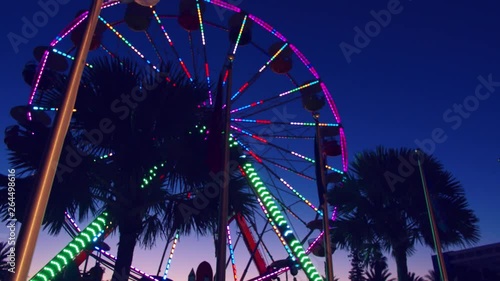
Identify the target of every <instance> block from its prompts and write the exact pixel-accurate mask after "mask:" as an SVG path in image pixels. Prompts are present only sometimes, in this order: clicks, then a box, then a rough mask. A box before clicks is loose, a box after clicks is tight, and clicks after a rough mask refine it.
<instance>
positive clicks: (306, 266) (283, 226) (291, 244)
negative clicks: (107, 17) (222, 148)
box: [243, 163, 323, 281]
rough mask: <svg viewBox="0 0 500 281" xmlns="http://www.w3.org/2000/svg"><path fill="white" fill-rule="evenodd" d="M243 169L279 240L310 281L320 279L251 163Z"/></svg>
mask: <svg viewBox="0 0 500 281" xmlns="http://www.w3.org/2000/svg"><path fill="white" fill-rule="evenodd" d="M243 170H244V171H245V174H246V176H247V178H248V179H249V181H250V183H251V185H252V188H253V189H254V190H255V193H256V194H257V197H258V198H259V199H260V201H261V202H262V205H263V207H264V209H265V210H266V212H267V215H268V217H269V218H270V220H271V223H272V224H274V225H275V226H276V228H277V230H278V231H279V234H280V235H281V237H280V240H282V242H283V241H284V242H285V243H286V245H285V249H286V250H287V251H291V253H292V254H293V256H295V257H296V258H297V260H298V263H299V264H300V266H301V268H302V269H303V270H304V272H305V274H306V276H307V278H308V279H309V280H310V281H322V280H323V279H322V278H321V276H320V275H319V273H318V270H317V269H316V268H315V267H314V265H313V263H312V262H311V260H310V259H309V257H308V256H307V255H306V252H305V250H304V248H303V247H302V244H301V243H300V241H299V240H298V239H297V237H295V235H294V234H293V231H292V230H291V228H290V226H289V225H288V222H287V221H286V220H285V217H284V216H283V214H282V213H281V211H280V210H279V208H278V206H277V204H276V202H275V201H274V198H273V197H272V196H271V194H270V193H269V191H268V190H267V188H266V187H265V186H264V183H263V182H262V180H261V179H260V178H259V176H258V175H257V173H256V172H255V169H254V168H253V166H252V164H250V163H247V164H245V165H244V166H243ZM281 238H282V239H281Z"/></svg>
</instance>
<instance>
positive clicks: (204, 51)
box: [190, 0, 213, 105]
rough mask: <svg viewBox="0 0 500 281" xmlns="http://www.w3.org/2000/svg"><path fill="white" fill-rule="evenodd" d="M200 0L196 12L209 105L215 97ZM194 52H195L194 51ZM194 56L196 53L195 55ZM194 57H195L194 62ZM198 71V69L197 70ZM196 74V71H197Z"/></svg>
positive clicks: (197, 2)
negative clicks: (213, 95) (212, 88)
mask: <svg viewBox="0 0 500 281" xmlns="http://www.w3.org/2000/svg"><path fill="white" fill-rule="evenodd" d="M200 1H202V0H196V12H197V13H198V22H199V24H200V33H201V44H202V47H203V60H204V67H203V68H204V70H205V78H206V79H207V88H208V103H209V105H212V104H213V97H212V90H211V86H212V84H211V79H210V70H209V69H210V67H209V64H208V55H207V41H206V36H205V25H204V23H203V13H202V10H201V4H200ZM190 40H191V39H190ZM191 52H193V50H192V47H191ZM193 54H194V52H193ZM193 56H194V55H193ZM194 61H195V60H194V58H193V63H194ZM195 71H196V70H195ZM195 75H196V73H195Z"/></svg>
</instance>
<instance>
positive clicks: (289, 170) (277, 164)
mask: <svg viewBox="0 0 500 281" xmlns="http://www.w3.org/2000/svg"><path fill="white" fill-rule="evenodd" d="M261 159H262V160H263V162H264V161H265V162H268V163H271V164H273V165H274V166H276V167H278V168H280V169H282V170H285V171H288V172H292V173H294V174H296V175H298V176H300V177H302V178H305V179H308V180H312V181H315V180H316V179H314V178H313V177H310V176H308V175H306V174H304V173H302V172H299V171H297V170H295V169H292V168H289V167H285V166H283V165H281V164H279V163H277V162H275V161H273V160H270V159H267V158H266V157H262V158H261Z"/></svg>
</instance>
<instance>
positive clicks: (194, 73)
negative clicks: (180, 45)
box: [188, 31, 198, 80]
mask: <svg viewBox="0 0 500 281" xmlns="http://www.w3.org/2000/svg"><path fill="white" fill-rule="evenodd" d="M188 40H189V49H191V60H192V61H193V75H194V80H198V70H197V67H196V56H195V54H194V46H193V34H192V33H191V31H188Z"/></svg>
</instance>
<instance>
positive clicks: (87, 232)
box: [30, 213, 109, 281]
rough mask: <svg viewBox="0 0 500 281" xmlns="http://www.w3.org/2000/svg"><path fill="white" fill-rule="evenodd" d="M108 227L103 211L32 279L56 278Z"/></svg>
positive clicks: (47, 279) (38, 280) (33, 280)
mask: <svg viewBox="0 0 500 281" xmlns="http://www.w3.org/2000/svg"><path fill="white" fill-rule="evenodd" d="M107 227H109V224H108V220H107V213H103V214H102V215H100V216H98V217H97V218H96V219H95V220H94V221H93V222H91V223H90V224H89V226H87V227H86V228H85V229H84V230H83V231H82V232H80V233H79V234H78V236H76V237H75V239H73V241H71V242H70V243H69V244H68V245H67V246H66V247H64V249H62V251H61V252H59V253H58V254H57V255H56V256H55V258H53V259H52V260H51V261H49V262H48V263H47V265H45V266H44V267H43V268H42V269H41V270H40V271H39V272H37V273H36V274H35V275H34V276H33V278H31V279H30V281H49V280H52V279H54V278H55V277H56V276H57V274H58V273H60V272H61V271H62V270H63V269H64V268H65V267H66V266H67V265H68V264H69V263H70V262H71V261H72V260H74V259H75V258H76V257H77V256H78V255H79V254H80V253H81V252H82V251H83V250H84V249H86V248H87V247H88V246H89V245H90V243H92V242H94V239H97V238H98V237H99V236H101V235H104V231H105V230H106V228H107Z"/></svg>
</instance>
